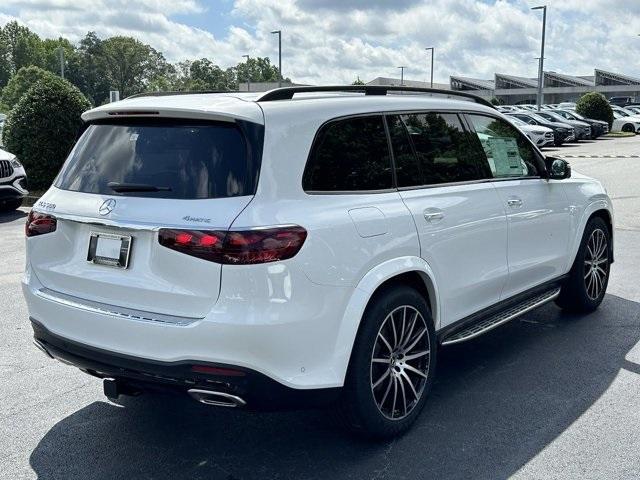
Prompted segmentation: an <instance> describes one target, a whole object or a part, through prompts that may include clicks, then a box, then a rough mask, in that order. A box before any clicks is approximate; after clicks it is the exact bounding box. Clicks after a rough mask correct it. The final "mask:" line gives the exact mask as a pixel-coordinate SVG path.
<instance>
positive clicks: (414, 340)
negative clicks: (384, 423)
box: [370, 305, 431, 420]
mask: <svg viewBox="0 0 640 480" xmlns="http://www.w3.org/2000/svg"><path fill="white" fill-rule="evenodd" d="M430 345H431V342H430V338H429V330H428V328H427V323H426V322H425V319H424V317H423V316H422V315H421V314H420V312H419V311H418V310H416V309H415V308H414V307H412V306H411V305H403V306H400V307H398V308H396V309H395V310H393V311H392V312H391V313H389V315H387V317H386V318H385V320H384V322H382V325H381V327H380V330H378V335H377V337H376V342H375V344H374V346H373V351H372V354H371V372H370V376H371V392H372V393H373V397H374V400H375V402H376V405H377V407H378V410H379V411H380V413H382V414H383V415H384V416H385V417H387V418H388V419H390V420H402V419H403V418H406V417H407V416H408V415H409V414H410V413H411V412H412V411H413V409H414V408H415V407H416V405H417V404H418V402H419V401H420V398H421V396H422V394H423V392H424V388H425V385H426V383H427V378H428V375H429V364H430V353H431V352H430Z"/></svg>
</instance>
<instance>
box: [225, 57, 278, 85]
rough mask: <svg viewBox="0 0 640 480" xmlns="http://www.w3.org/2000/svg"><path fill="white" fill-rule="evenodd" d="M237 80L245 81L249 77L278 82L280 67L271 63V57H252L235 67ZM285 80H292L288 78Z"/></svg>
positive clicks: (258, 80)
mask: <svg viewBox="0 0 640 480" xmlns="http://www.w3.org/2000/svg"><path fill="white" fill-rule="evenodd" d="M234 70H235V75H236V82H237V83H245V82H246V81H247V79H250V80H251V81H252V82H277V81H278V67H276V66H275V65H271V60H269V57H256V58H250V59H249V60H248V61H246V62H242V63H239V64H238V65H236V66H235V67H234ZM283 81H287V82H289V81H291V80H289V79H288V78H287V79H283Z"/></svg>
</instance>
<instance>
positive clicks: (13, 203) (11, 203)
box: [0, 198, 22, 212]
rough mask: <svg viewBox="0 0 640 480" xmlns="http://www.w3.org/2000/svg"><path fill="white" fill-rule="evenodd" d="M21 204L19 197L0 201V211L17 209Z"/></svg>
mask: <svg viewBox="0 0 640 480" xmlns="http://www.w3.org/2000/svg"><path fill="white" fill-rule="evenodd" d="M21 205H22V199H21V198H18V199H15V200H5V201H4V202H2V203H0V212H11V211H13V210H17V209H18V208H20V206H21Z"/></svg>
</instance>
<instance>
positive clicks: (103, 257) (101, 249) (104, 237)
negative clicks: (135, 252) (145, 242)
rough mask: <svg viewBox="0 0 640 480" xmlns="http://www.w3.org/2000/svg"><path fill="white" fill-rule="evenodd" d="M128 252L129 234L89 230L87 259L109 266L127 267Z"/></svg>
mask: <svg viewBox="0 0 640 480" xmlns="http://www.w3.org/2000/svg"><path fill="white" fill-rule="evenodd" d="M130 253H131V237H130V236H126V235H113V234H111V233H96V232H91V236H90V238H89V253H88V254H87V261H89V262H92V263H97V264H99V265H107V266H110V267H117V268H127V267H128V266H129V255H130Z"/></svg>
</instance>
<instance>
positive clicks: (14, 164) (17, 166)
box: [11, 158, 22, 168]
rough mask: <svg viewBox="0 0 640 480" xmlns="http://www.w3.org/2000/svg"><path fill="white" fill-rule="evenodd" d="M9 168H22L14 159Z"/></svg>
mask: <svg viewBox="0 0 640 480" xmlns="http://www.w3.org/2000/svg"><path fill="white" fill-rule="evenodd" d="M11 166H12V167H13V168H22V164H21V163H20V162H19V161H18V159H17V158H14V159H13V160H11Z"/></svg>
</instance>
